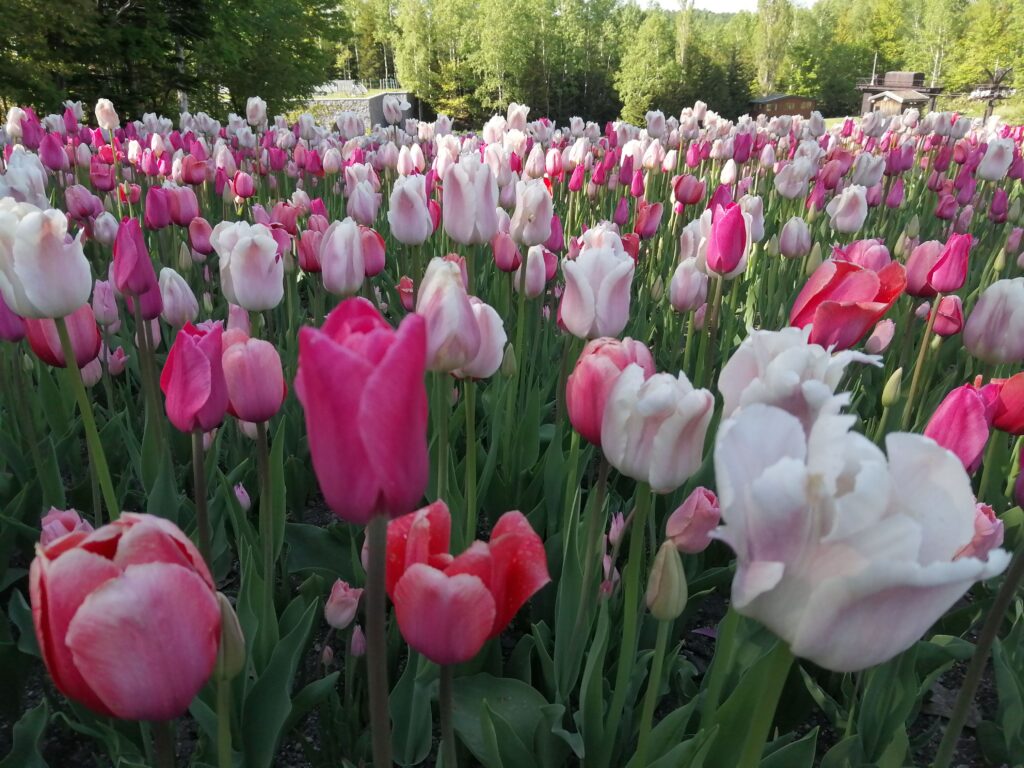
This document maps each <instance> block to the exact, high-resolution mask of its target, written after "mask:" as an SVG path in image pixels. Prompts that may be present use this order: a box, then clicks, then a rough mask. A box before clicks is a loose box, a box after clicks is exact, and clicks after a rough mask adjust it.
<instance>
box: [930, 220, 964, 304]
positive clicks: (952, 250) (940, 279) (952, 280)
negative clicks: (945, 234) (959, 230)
mask: <svg viewBox="0 0 1024 768" xmlns="http://www.w3.org/2000/svg"><path fill="white" fill-rule="evenodd" d="M971 239H972V238H971V236H970V235H967V234H964V235H950V237H949V240H947V241H946V244H945V246H943V248H942V251H941V252H940V253H939V258H938V259H937V260H936V262H935V264H934V265H932V267H931V269H929V270H928V273H927V278H926V279H927V283H928V285H929V287H930V288H932V289H934V290H935V291H937V292H938V293H950V292H952V291H957V290H960V288H962V287H963V284H964V282H965V281H966V280H967V257H968V256H969V255H970V251H971Z"/></svg>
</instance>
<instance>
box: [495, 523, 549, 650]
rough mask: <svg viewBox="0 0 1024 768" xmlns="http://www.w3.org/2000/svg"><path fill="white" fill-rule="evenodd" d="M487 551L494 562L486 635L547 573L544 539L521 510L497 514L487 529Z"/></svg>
mask: <svg viewBox="0 0 1024 768" xmlns="http://www.w3.org/2000/svg"><path fill="white" fill-rule="evenodd" d="M490 552H491V556H492V558H493V562H494V568H493V579H492V581H491V584H490V589H491V594H493V595H494V602H495V606H496V614H495V617H494V626H493V627H492V629H491V633H490V637H497V636H498V635H500V634H501V633H502V631H503V630H504V629H505V627H507V626H508V624H509V622H510V621H512V618H513V617H514V616H515V615H516V613H518V612H519V609H520V608H522V607H523V605H524V604H525V603H526V601H527V600H529V599H530V598H531V597H532V596H533V595H534V594H536V593H537V591H538V590H540V588H541V587H543V586H544V585H545V584H547V583H548V582H549V581H551V577H550V576H549V574H548V561H547V553H546V552H545V551H544V542H543V541H541V538H540V536H538V535H537V532H536V531H534V530H533V527H532V526H531V525H530V523H529V521H528V520H527V519H526V516H525V515H523V513H522V512H506V513H505V514H504V515H502V516H501V519H499V520H498V522H497V523H496V524H495V526H494V530H493V531H491V541H490Z"/></svg>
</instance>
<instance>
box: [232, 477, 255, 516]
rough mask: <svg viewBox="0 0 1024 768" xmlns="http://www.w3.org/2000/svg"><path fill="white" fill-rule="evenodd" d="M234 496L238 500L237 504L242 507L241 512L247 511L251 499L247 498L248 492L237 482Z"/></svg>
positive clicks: (250, 504) (250, 505)
mask: <svg viewBox="0 0 1024 768" xmlns="http://www.w3.org/2000/svg"><path fill="white" fill-rule="evenodd" d="M234 490H235V498H236V499H237V500H238V505H239V506H240V507H241V508H242V511H243V512H248V511H249V509H250V508H251V507H252V500H251V499H250V498H249V492H248V491H247V490H245V486H244V485H242V484H241V483H238V484H237V485H236V486H235V488H234Z"/></svg>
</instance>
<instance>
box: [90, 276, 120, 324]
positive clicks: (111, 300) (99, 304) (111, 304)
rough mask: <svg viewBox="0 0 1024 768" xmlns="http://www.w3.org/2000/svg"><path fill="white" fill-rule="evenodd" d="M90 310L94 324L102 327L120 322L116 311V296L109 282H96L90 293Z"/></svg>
mask: <svg viewBox="0 0 1024 768" xmlns="http://www.w3.org/2000/svg"><path fill="white" fill-rule="evenodd" d="M92 310H93V314H94V316H95V318H96V322H97V323H99V324H100V325H102V326H110V325H114V324H115V323H117V322H118V320H120V316H119V314H118V311H117V296H116V295H115V293H114V286H113V284H111V282H110V281H109V280H97V281H96V283H95V286H94V287H93V291H92Z"/></svg>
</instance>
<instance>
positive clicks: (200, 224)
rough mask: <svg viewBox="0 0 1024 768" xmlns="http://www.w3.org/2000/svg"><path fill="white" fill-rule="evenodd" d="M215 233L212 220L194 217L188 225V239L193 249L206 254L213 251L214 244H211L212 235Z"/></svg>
mask: <svg viewBox="0 0 1024 768" xmlns="http://www.w3.org/2000/svg"><path fill="white" fill-rule="evenodd" d="M212 235H213V227H211V226H210V222H208V221H207V220H206V219H203V218H196V219H192V221H190V222H189V225H188V241H189V244H190V245H191V246H192V250H193V251H195V252H196V253H200V254H202V255H204V256H209V255H210V254H211V253H213V246H212V245H211V244H210V237H211V236H212Z"/></svg>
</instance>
